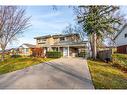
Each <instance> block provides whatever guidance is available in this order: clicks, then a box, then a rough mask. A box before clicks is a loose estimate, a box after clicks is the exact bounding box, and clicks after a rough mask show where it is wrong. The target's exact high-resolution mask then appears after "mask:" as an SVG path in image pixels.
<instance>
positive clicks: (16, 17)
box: [0, 6, 30, 61]
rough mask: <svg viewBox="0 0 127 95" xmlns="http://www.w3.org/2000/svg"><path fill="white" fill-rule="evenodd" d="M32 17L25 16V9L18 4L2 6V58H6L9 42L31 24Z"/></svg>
mask: <svg viewBox="0 0 127 95" xmlns="http://www.w3.org/2000/svg"><path fill="white" fill-rule="evenodd" d="M29 20H30V17H26V16H25V9H23V8H21V7H17V6H0V47H1V49H2V55H1V56H2V57H1V60H2V61H3V60H4V55H5V49H6V47H7V45H8V43H10V42H12V41H14V40H16V39H17V38H18V37H19V36H20V35H21V34H22V33H23V32H24V30H26V29H27V28H28V27H29V26H30V23H29Z"/></svg>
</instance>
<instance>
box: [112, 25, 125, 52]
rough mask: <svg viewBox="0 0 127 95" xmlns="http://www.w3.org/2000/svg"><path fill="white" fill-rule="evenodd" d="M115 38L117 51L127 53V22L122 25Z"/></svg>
mask: <svg viewBox="0 0 127 95" xmlns="http://www.w3.org/2000/svg"><path fill="white" fill-rule="evenodd" d="M114 40H115V43H116V46H117V52H118V53H123V54H127V24H125V25H124V26H123V27H122V29H121V31H120V32H119V33H118V34H117V35H116V37H115V38H114Z"/></svg>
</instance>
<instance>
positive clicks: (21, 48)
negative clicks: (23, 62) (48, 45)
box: [19, 44, 35, 56]
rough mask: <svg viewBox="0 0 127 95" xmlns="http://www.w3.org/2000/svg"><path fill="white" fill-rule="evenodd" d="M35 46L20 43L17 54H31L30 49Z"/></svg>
mask: <svg viewBox="0 0 127 95" xmlns="http://www.w3.org/2000/svg"><path fill="white" fill-rule="evenodd" d="M34 48H35V45H32V44H22V45H21V46H19V55H26V56H30V55H32V54H33V52H32V49H34Z"/></svg>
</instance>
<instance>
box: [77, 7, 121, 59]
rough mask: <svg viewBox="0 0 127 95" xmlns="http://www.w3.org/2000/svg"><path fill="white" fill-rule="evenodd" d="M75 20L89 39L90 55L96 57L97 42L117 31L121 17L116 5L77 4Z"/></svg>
mask: <svg viewBox="0 0 127 95" xmlns="http://www.w3.org/2000/svg"><path fill="white" fill-rule="evenodd" d="M75 11H76V15H77V21H78V23H79V24H80V25H81V26H82V28H83V31H84V32H85V33H86V34H87V36H88V37H89V40H90V45H91V50H92V57H93V58H94V59H96V57H97V42H102V41H103V40H104V38H105V37H108V35H112V34H113V33H114V32H117V31H119V26H120V25H121V23H122V21H123V18H122V17H121V16H118V15H117V13H118V11H119V7H117V6H79V7H78V8H75Z"/></svg>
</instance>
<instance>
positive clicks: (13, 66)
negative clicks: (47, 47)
mask: <svg viewBox="0 0 127 95" xmlns="http://www.w3.org/2000/svg"><path fill="white" fill-rule="evenodd" d="M52 59H53V58H34V57H18V58H8V59H6V60H5V61H3V62H0V74H5V73H8V72H12V71H16V70H20V69H23V68H26V67H29V66H32V65H36V64H39V63H43V62H47V61H50V60H52Z"/></svg>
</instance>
